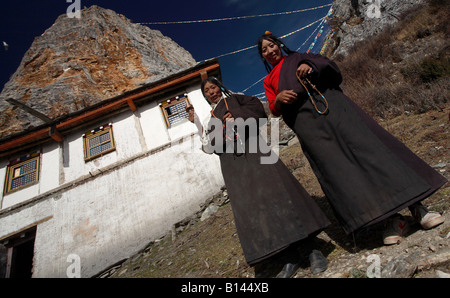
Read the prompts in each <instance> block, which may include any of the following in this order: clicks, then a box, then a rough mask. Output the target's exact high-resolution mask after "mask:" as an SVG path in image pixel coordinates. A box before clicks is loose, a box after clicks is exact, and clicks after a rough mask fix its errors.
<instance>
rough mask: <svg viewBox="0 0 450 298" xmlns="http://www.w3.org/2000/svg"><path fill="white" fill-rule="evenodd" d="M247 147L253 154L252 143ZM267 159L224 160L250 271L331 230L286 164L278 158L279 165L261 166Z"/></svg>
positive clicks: (226, 156) (228, 157)
mask: <svg viewBox="0 0 450 298" xmlns="http://www.w3.org/2000/svg"><path fill="white" fill-rule="evenodd" d="M246 145H247V146H246V147H247V148H248V142H247V143H246ZM264 152H267V151H265V150H264ZM262 156H268V154H262V153H260V152H259V153H245V154H234V153H224V154H222V155H220V163H221V169H222V174H223V177H224V180H225V185H226V187H227V191H228V194H229V197H230V202H231V206H232V209H233V214H234V219H235V224H236V229H237V233H238V236H239V240H240V243H241V246H242V249H243V252H244V256H245V259H246V262H247V263H248V264H249V265H254V264H256V263H258V262H260V261H262V260H264V259H266V258H268V257H270V256H273V255H274V254H276V253H278V252H281V251H282V250H283V249H285V248H286V247H288V246H289V245H290V244H293V243H295V242H297V241H300V240H302V239H305V238H307V237H308V236H309V235H311V234H313V233H315V232H319V231H321V230H322V229H324V228H325V227H327V226H328V225H329V224H330V222H329V220H328V218H327V217H326V216H325V214H324V213H323V212H322V210H321V209H320V208H319V207H318V206H317V204H316V202H315V201H314V200H313V199H312V198H311V197H310V196H309V194H308V193H307V192H306V190H305V189H304V188H303V187H302V186H301V184H300V183H299V182H298V180H297V179H296V178H295V177H294V176H293V175H292V174H291V172H290V171H289V169H288V168H287V167H286V166H285V165H284V163H283V162H282V161H281V160H280V159H279V158H277V162H276V163H274V164H261V157H262Z"/></svg>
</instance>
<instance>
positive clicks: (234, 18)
mask: <svg viewBox="0 0 450 298" xmlns="http://www.w3.org/2000/svg"><path fill="white" fill-rule="evenodd" d="M331 5H333V4H332V3H330V4H325V5H321V6H316V7H312V8H305V9H299V10H292V11H285V12H275V13H267V14H258V15H250V16H240V17H228V18H219V19H207V20H193V21H170V22H142V23H138V24H141V25H172V24H193V23H210V22H223V21H233V20H242V19H250V18H257V17H270V16H277V15H288V14H294V13H300V12H305V11H311V10H316V9H320V8H324V7H327V6H331Z"/></svg>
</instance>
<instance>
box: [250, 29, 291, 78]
mask: <svg viewBox="0 0 450 298" xmlns="http://www.w3.org/2000/svg"><path fill="white" fill-rule="evenodd" d="M263 40H268V41H271V42H273V43H274V44H276V45H277V46H278V47H279V48H280V49H281V51H282V52H284V53H285V54H286V55H290V54H292V53H295V52H294V51H292V50H291V49H289V48H288V47H287V46H286V45H285V44H284V43H283V42H282V41H281V39H279V38H278V37H276V36H275V35H273V34H272V33H270V34H264V35H262V36H261V37H260V38H259V39H258V53H259V56H261V58H262V60H263V62H264V66H265V67H266V70H267V72H270V71H271V70H272V65H270V63H269V62H267V60H266V59H264V57H263V55H262V42H263Z"/></svg>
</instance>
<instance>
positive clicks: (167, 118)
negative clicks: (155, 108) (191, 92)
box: [159, 93, 191, 128]
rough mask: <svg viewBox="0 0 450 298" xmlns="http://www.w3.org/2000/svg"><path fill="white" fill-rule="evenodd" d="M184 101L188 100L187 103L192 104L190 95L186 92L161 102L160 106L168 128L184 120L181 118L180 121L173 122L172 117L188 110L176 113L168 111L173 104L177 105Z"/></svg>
mask: <svg viewBox="0 0 450 298" xmlns="http://www.w3.org/2000/svg"><path fill="white" fill-rule="evenodd" d="M183 101H185V102H186V105H187V104H191V102H190V101H189V98H188V95H187V94H186V93H185V94H182V95H179V96H176V97H173V98H171V99H168V100H166V101H163V102H160V103H159V107H160V108H161V113H162V115H163V118H164V122H165V124H166V127H167V128H171V127H172V126H173V125H175V124H177V123H178V122H180V121H182V120H179V121H177V122H175V123H171V121H170V118H172V117H175V116H177V115H179V114H181V113H186V111H178V112H176V113H173V114H171V115H169V114H168V113H167V109H168V108H170V107H172V106H175V105H177V104H179V103H180V102H183ZM187 115H188V114H187V113H186V115H185V116H187ZM185 118H186V119H187V117H185Z"/></svg>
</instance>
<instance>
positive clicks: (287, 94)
mask: <svg viewBox="0 0 450 298" xmlns="http://www.w3.org/2000/svg"><path fill="white" fill-rule="evenodd" d="M296 100H297V93H295V92H294V90H283V91H281V92H280V93H278V95H277V98H276V102H279V103H285V104H288V105H289V104H293V103H294V102H295V101H296Z"/></svg>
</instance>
